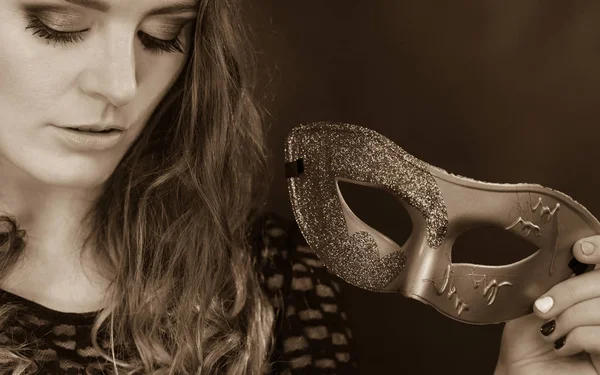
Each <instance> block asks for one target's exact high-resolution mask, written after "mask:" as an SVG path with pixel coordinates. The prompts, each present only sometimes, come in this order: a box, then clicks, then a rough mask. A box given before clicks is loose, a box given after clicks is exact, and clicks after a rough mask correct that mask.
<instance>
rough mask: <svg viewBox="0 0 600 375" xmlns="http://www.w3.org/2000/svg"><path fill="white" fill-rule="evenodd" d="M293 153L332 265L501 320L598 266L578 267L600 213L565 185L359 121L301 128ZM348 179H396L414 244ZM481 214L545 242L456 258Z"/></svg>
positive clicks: (474, 315)
mask: <svg viewBox="0 0 600 375" xmlns="http://www.w3.org/2000/svg"><path fill="white" fill-rule="evenodd" d="M285 158H286V177H287V182H288V190H289V194H290V200H291V203H292V208H293V212H294V216H295V218H296V221H297V223H298V226H299V227H300V230H301V231H302V234H303V235H304V237H305V239H306V241H307V242H308V244H309V245H310V246H311V248H312V249H313V250H314V251H315V252H316V253H317V255H318V256H319V257H320V258H321V260H322V261H323V263H324V264H325V265H326V266H327V268H328V269H329V270H330V271H331V272H333V273H334V274H336V275H337V276H339V277H341V278H342V279H344V280H345V281H347V282H348V283H350V284H352V285H355V286H357V287H360V288H364V289H368V290H372V291H378V292H396V293H400V294H402V295H404V296H406V297H409V298H413V299H416V300H419V301H421V302H423V303H426V304H428V305H431V306H433V307H434V308H436V309H437V310H438V311H439V312H441V313H443V314H445V315H447V316H449V317H451V318H453V319H456V320H458V321H462V322H465V323H471V324H492V323H500V322H506V321H509V320H512V319H515V318H518V317H521V316H524V315H527V314H528V313H531V312H532V304H533V302H534V301H535V300H536V299H537V298H538V297H539V296H540V295H542V294H543V293H545V292H546V291H547V290H549V289H550V288H551V287H552V286H553V285H556V284H558V283H559V282H561V281H563V280H566V279H567V278H569V277H570V276H571V275H572V274H573V273H574V272H575V273H582V272H584V271H586V270H589V269H591V267H587V268H586V267H585V266H583V268H579V267H580V266H581V265H580V264H579V266H577V267H573V265H574V264H577V262H573V254H572V252H571V247H572V245H573V244H574V243H575V242H576V241H577V240H578V239H580V238H584V237H589V236H593V235H597V234H600V223H599V222H598V220H596V218H595V217H594V216H593V215H592V214H590V213H589V212H588V211H587V210H586V209H585V207H583V206H582V205H580V204H578V203H577V202H575V201H574V200H573V199H571V198H570V197H568V196H567V195H565V194H563V193H560V192H558V191H555V190H552V189H549V188H545V187H543V186H540V185H535V184H493V183H486V182H480V181H475V180H472V179H469V178H465V177H461V176H456V175H452V174H450V173H448V172H446V171H444V170H442V169H440V168H437V167H434V166H431V165H429V164H427V163H425V162H422V161H420V160H418V159H417V158H415V157H413V156H412V155H410V154H408V153H407V152H405V151H404V150H403V149H402V148H400V147H399V146H398V145H396V144H395V143H393V142H392V141H390V140H389V139H387V138H385V137H384V136H382V135H380V134H378V133H377V132H375V131H373V130H370V129H367V128H363V127H359V126H355V125H348V124H334V123H313V124H307V125H301V126H298V127H296V128H294V129H292V131H291V132H290V133H289V135H288V137H287V139H286V145H285ZM340 180H342V181H346V182H352V183H357V184H362V185H366V186H371V187H375V188H379V189H385V190H387V191H389V192H391V193H392V194H393V195H395V196H396V197H397V198H398V199H399V200H400V202H401V203H402V204H403V206H404V207H405V208H406V210H407V211H408V213H409V214H410V216H411V220H412V222H413V232H412V234H411V235H410V237H409V239H408V240H407V241H406V243H405V244H404V245H403V246H402V247H401V246H399V245H398V244H396V243H395V242H394V241H392V240H391V239H389V238H388V237H386V236H384V235H383V234H381V233H379V232H378V231H376V230H375V229H373V228H371V227H369V226H368V225H366V224H365V223H364V222H362V221H361V220H360V219H359V218H358V217H356V215H354V213H353V212H352V211H351V210H350V208H349V207H348V206H347V204H346V203H345V202H344V199H343V197H342V196H341V193H340V191H339V187H338V185H337V181H340ZM478 226H495V227H498V228H502V229H504V230H506V231H508V232H509V233H511V234H513V235H515V236H519V237H521V238H523V239H525V240H526V241H528V242H530V243H532V244H533V245H535V246H536V247H537V248H538V249H539V250H538V251H537V252H536V253H535V254H533V255H531V256H529V257H527V258H525V259H522V260H520V261H518V262H516V263H513V264H509V265H504V266H486V265H478V264H466V263H462V264H458V263H452V257H451V254H452V245H453V243H454V241H455V239H456V238H457V237H458V236H459V235H460V234H461V233H463V232H466V231H468V230H470V229H472V228H475V227H478ZM482 251H485V244H483V245H482Z"/></svg>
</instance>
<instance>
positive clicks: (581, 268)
mask: <svg viewBox="0 0 600 375" xmlns="http://www.w3.org/2000/svg"><path fill="white" fill-rule="evenodd" d="M569 268H570V269H571V270H573V273H574V274H575V275H581V274H582V273H584V272H586V271H587V269H588V264H585V263H581V262H580V261H578V260H577V259H576V258H573V259H571V261H570V262H569Z"/></svg>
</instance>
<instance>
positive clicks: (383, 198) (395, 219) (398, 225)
mask: <svg viewBox="0 0 600 375" xmlns="http://www.w3.org/2000/svg"><path fill="white" fill-rule="evenodd" d="M337 184H338V188H339V191H340V193H341V195H342V196H343V198H344V201H345V202H346V204H347V205H348V207H350V209H351V210H352V212H353V213H354V214H355V215H356V216H358V218H360V220H361V221H363V222H364V223H365V224H367V225H368V226H370V227H371V228H373V229H375V230H377V231H378V232H380V233H381V234H383V235H385V236H386V237H388V238H389V239H391V240H392V241H394V242H395V243H396V244H398V245H399V246H402V245H404V243H406V241H407V240H408V238H409V237H410V235H411V233H412V229H413V223H412V221H411V218H410V215H409V213H408V211H407V210H406V209H405V208H404V207H403V206H402V203H400V201H399V200H398V198H396V197H395V196H394V195H393V194H392V193H390V192H388V191H386V190H384V189H379V188H374V187H370V186H364V185H360V184H357V183H352V182H347V181H343V180H340V179H338V181H337Z"/></svg>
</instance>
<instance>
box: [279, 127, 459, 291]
mask: <svg viewBox="0 0 600 375" xmlns="http://www.w3.org/2000/svg"><path fill="white" fill-rule="evenodd" d="M285 159H286V160H285V161H286V162H287V163H291V162H296V161H298V160H299V159H302V166H303V171H302V173H298V175H297V176H296V175H288V176H287V177H288V179H287V181H288V191H289V194H290V198H291V203H292V207H293V210H294V216H295V218H296V221H297V223H298V226H299V227H300V229H301V231H302V233H303V235H304V237H305V238H306V240H307V242H309V244H310V245H311V248H312V249H313V250H314V251H315V252H316V253H317V255H319V257H320V258H321V260H322V261H323V263H324V264H325V265H326V266H327V267H328V268H329V269H330V270H331V271H332V272H333V273H334V274H336V275H338V276H340V277H341V278H343V279H344V280H346V281H347V282H349V283H350V284H353V285H355V286H358V287H361V288H365V289H370V290H380V289H382V288H384V287H385V286H386V285H388V284H389V283H390V282H391V281H392V280H393V279H394V278H395V277H396V276H398V274H399V273H400V272H401V271H402V269H403V268H404V265H405V264H406V254H405V252H404V251H403V250H401V249H399V250H398V251H396V252H394V253H391V254H388V255H386V256H384V257H381V256H380V253H379V250H378V248H377V244H376V242H375V239H374V238H373V236H372V235H371V234H369V233H368V232H365V231H359V232H356V233H353V234H352V235H350V236H349V235H348V228H347V226H346V222H345V219H344V213H343V210H342V206H341V202H340V200H339V196H338V191H337V182H336V178H338V179H348V180H351V181H357V182H364V183H368V184H373V185H375V186H377V187H381V188H385V189H388V190H390V191H391V192H392V193H394V194H396V195H397V196H398V197H399V198H401V199H402V200H404V201H405V202H406V203H408V204H410V205H411V206H413V207H415V208H416V209H418V210H419V211H420V212H421V213H422V214H423V217H424V219H425V223H426V231H427V243H428V245H429V246H430V247H431V248H432V249H435V248H437V247H439V246H440V245H441V244H442V242H443V240H444V237H445V235H446V231H447V228H448V214H447V212H446V206H445V204H444V201H443V198H442V195H441V192H440V190H439V188H438V186H437V184H436V182H435V179H434V177H433V176H432V175H431V173H430V172H429V171H428V169H427V166H426V164H425V163H423V162H422V161H420V160H418V159H417V158H415V157H413V156H412V155H410V154H408V153H407V152H406V151H404V150H403V149H402V148H400V147H399V146H398V145H396V144H395V143H393V142H392V141H390V140H389V139H387V138H386V137H384V136H382V135H380V134H378V133H377V132H375V131H373V130H370V129H367V128H363V127H360V126H356V125H350V124H334V123H326V122H318V123H313V124H306V125H300V126H298V127H296V128H294V129H292V130H291V132H290V133H289V134H288V137H287V139H286V144H285Z"/></svg>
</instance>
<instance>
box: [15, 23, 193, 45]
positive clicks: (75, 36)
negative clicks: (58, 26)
mask: <svg viewBox="0 0 600 375" xmlns="http://www.w3.org/2000/svg"><path fill="white" fill-rule="evenodd" d="M27 19H28V21H29V24H28V25H27V27H26V28H25V29H26V30H28V29H32V30H33V35H36V36H38V37H40V38H43V39H46V40H49V41H55V42H58V43H61V44H63V45H66V44H69V43H77V42H81V41H83V38H84V35H85V33H87V32H88V31H89V30H90V29H84V30H80V31H58V30H55V29H53V28H51V27H50V26H48V25H46V24H44V23H43V22H42V21H40V19H39V18H38V17H37V16H35V15H31V14H30V15H28V17H27ZM137 35H138V37H139V38H140V41H141V42H142V45H143V46H144V49H146V50H148V51H150V52H152V53H154V54H161V53H163V52H168V53H172V52H180V53H184V50H183V46H182V45H181V41H180V40H179V37H176V38H174V39H171V40H163V39H158V38H155V37H153V36H150V35H148V34H146V33H144V32H143V31H138V33H137Z"/></svg>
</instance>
